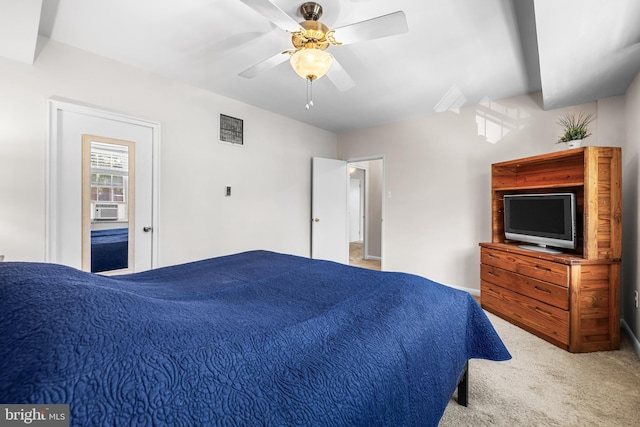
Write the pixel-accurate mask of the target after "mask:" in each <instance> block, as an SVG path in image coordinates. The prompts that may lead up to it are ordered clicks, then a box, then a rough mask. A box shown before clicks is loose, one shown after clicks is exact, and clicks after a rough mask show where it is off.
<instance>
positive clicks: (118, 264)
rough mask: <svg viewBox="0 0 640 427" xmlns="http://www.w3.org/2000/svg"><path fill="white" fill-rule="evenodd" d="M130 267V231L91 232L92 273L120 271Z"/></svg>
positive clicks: (116, 229)
mask: <svg viewBox="0 0 640 427" xmlns="http://www.w3.org/2000/svg"><path fill="white" fill-rule="evenodd" d="M128 265H129V229H128V228H111V229H106V230H91V271H92V272H94V273H99V272H102V271H111V270H120V269H123V268H127V267H128Z"/></svg>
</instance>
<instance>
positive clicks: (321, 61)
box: [290, 49, 333, 80]
mask: <svg viewBox="0 0 640 427" xmlns="http://www.w3.org/2000/svg"><path fill="white" fill-rule="evenodd" d="M332 61H333V57H332V56H331V55H330V54H329V53H327V52H325V51H324V50H320V49H300V50H299V51H297V52H296V53H294V54H293V55H291V59H290V62H291V66H292V67H293V69H294V71H295V72H296V73H297V74H298V75H299V76H300V77H302V78H303V79H307V80H317V79H319V78H320V77H322V76H324V75H325V74H326V73H327V71H329V68H331V62H332Z"/></svg>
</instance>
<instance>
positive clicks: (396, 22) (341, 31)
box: [335, 11, 409, 45]
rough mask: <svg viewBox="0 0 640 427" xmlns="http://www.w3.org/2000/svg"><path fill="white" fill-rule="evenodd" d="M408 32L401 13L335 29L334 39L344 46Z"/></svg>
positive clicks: (405, 19) (404, 17) (405, 20)
mask: <svg viewBox="0 0 640 427" xmlns="http://www.w3.org/2000/svg"><path fill="white" fill-rule="evenodd" d="M408 31H409V26H408V25H407V17H406V16H405V14H404V12H403V11H398V12H394V13H390V14H388V15H382V16H379V17H377V18H372V19H368V20H366V21H361V22H356V23H355V24H350V25H345V26H344V27H340V28H336V29H335V39H336V40H337V41H338V42H340V43H342V44H343V45H344V44H350V43H356V42H359V41H364V40H373V39H379V38H382V37H388V36H395V35H397V34H403V33H406V32H408Z"/></svg>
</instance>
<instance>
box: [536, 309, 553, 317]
mask: <svg viewBox="0 0 640 427" xmlns="http://www.w3.org/2000/svg"><path fill="white" fill-rule="evenodd" d="M536 311H537V312H538V313H540V314H544V315H545V316H547V317H553V314H551V313H549V312H548V311H546V310H543V309H541V308H540V307H536Z"/></svg>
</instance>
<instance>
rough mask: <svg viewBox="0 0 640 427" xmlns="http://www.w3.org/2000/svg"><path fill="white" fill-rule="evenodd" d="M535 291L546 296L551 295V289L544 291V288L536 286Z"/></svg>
mask: <svg viewBox="0 0 640 427" xmlns="http://www.w3.org/2000/svg"><path fill="white" fill-rule="evenodd" d="M534 289H535V290H536V291H540V292H544V293H545V294H550V293H551V291H550V290H549V289H544V288H541V287H540V286H534Z"/></svg>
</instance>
